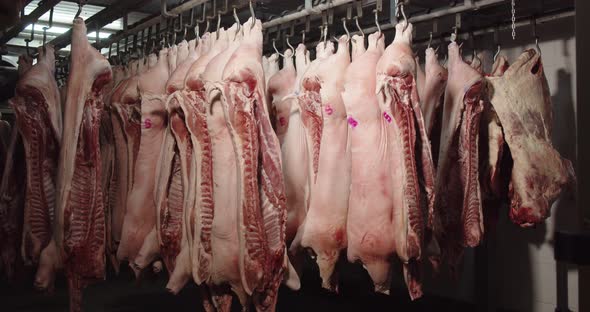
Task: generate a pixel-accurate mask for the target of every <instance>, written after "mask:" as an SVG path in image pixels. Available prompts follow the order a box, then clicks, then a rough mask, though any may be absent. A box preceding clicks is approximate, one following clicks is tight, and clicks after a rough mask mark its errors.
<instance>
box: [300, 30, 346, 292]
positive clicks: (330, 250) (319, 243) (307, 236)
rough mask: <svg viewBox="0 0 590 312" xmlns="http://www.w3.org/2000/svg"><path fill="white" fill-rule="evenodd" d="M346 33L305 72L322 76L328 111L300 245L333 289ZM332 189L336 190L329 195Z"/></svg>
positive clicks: (342, 169)
mask: <svg viewBox="0 0 590 312" xmlns="http://www.w3.org/2000/svg"><path fill="white" fill-rule="evenodd" d="M347 39H348V38H347V37H346V36H343V37H341V38H340V39H339V41H338V51H337V52H336V53H335V54H333V55H331V56H329V57H327V58H326V59H325V60H324V61H321V62H320V63H319V64H318V66H317V67H316V68H317V71H313V70H311V71H310V70H309V69H308V73H309V74H311V75H315V76H316V77H318V78H319V79H320V81H321V82H322V83H321V90H320V95H321V102H322V103H330V107H331V109H330V110H331V111H332V114H328V113H325V114H323V117H322V118H323V130H322V135H321V144H320V146H321V148H320V154H319V165H318V172H317V176H316V179H314V180H315V181H312V182H311V186H310V203H309V210H308V214H307V218H306V220H305V223H304V224H303V225H302V227H303V231H302V236H301V246H303V247H306V248H311V249H312V250H313V251H314V252H315V254H316V255H317V259H316V262H317V263H318V266H319V269H320V276H321V278H322V286H323V287H324V288H328V289H332V290H336V285H337V278H336V276H335V274H333V273H334V267H335V264H336V261H337V260H338V258H339V254H340V251H341V250H342V249H344V248H346V244H347V243H346V234H345V233H346V217H347V210H348V194H349V190H350V150H349V145H348V144H349V142H348V123H347V119H346V110H345V107H344V103H343V100H342V96H341V92H342V90H343V84H344V72H345V70H346V68H347V67H348V65H349V64H350V55H349V53H348V40H347ZM322 46H323V43H321V44H320V45H319V48H320V49H319V50H320V51H319V52H320V54H322V53H326V52H327V53H330V52H329V51H330V48H331V47H330V45H329V44H328V45H327V49H326V51H324V50H323V47H322ZM306 75H308V74H306ZM312 77H313V76H312ZM308 146H310V144H309V142H308ZM334 159H339V160H340V161H334ZM334 194H339V195H338V196H337V197H334Z"/></svg>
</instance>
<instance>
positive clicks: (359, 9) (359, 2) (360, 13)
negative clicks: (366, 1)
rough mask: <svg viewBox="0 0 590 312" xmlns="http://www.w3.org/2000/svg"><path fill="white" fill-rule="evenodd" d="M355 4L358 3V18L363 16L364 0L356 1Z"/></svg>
mask: <svg viewBox="0 0 590 312" xmlns="http://www.w3.org/2000/svg"><path fill="white" fill-rule="evenodd" d="M355 5H356V16H357V17H358V18H361V17H363V3H362V1H355Z"/></svg>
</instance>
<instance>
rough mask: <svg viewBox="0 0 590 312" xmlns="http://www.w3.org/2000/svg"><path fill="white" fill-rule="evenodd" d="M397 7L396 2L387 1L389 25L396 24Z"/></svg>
mask: <svg viewBox="0 0 590 312" xmlns="http://www.w3.org/2000/svg"><path fill="white" fill-rule="evenodd" d="M397 5H398V0H389V23H391V25H396V24H397V22H398V18H397V15H398V14H397Z"/></svg>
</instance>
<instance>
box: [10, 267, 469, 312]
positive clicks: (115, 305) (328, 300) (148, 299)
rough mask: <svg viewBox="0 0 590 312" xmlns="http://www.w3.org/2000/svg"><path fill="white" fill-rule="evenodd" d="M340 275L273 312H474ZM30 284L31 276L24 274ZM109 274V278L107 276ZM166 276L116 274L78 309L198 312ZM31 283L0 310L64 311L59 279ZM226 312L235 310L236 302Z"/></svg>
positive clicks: (310, 284)
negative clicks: (44, 286) (50, 288)
mask: <svg viewBox="0 0 590 312" xmlns="http://www.w3.org/2000/svg"><path fill="white" fill-rule="evenodd" d="M344 265H345V266H346V267H345V268H341V270H340V272H346V274H341V276H340V286H339V294H334V293H329V292H327V291H325V290H322V289H321V287H320V281H319V277H318V276H317V271H316V270H317V268H316V270H314V269H311V270H308V271H306V272H305V274H304V276H303V280H302V290H300V291H298V292H294V291H291V290H289V289H287V288H284V287H283V288H281V290H280V292H279V300H278V306H277V311H305V312H313V311H322V312H325V311H339V312H340V311H341V312H345V311H351V312H352V311H394V310H395V311H434V310H435V309H436V310H439V311H455V312H459V311H476V310H477V307H475V306H474V305H472V304H466V303H460V302H455V301H452V300H448V299H443V298H437V297H432V296H428V295H425V296H424V297H423V298H421V299H419V300H416V301H414V302H411V301H410V299H409V297H408V295H407V292H406V290H405V289H392V291H391V292H392V294H391V295H390V296H385V295H378V294H375V293H373V292H372V290H371V289H372V284H371V281H370V280H369V277H368V276H367V275H366V273H365V272H364V270H363V269H362V268H361V267H360V266H355V265H350V264H344ZM25 275H26V276H28V278H25V279H30V281H32V272H28V273H27V274H25ZM109 275H111V274H109ZM167 279H168V277H167V275H166V274H164V273H162V274H160V275H159V276H145V277H143V278H142V280H141V281H139V282H138V281H136V280H135V278H134V277H133V275H132V273H131V272H130V271H128V270H124V271H123V272H122V273H121V274H120V275H119V276H114V275H113V276H109V278H108V281H105V282H102V283H98V284H95V285H92V286H90V287H88V288H87V289H86V290H85V292H84V303H83V305H84V307H83V309H84V311H85V312H94V311H97V312H98V311H101V312H102V311H113V312H115V311H116V312H131V311H137V312H140V311H141V312H149V311H173V312H182V311H187V312H188V311H191V312H195V311H203V309H202V307H201V304H200V299H199V293H198V290H197V286H196V285H194V284H191V285H188V286H187V287H185V289H184V290H183V291H182V292H181V293H180V294H178V295H177V296H174V295H171V294H169V293H167V292H166V291H165V290H164V286H165V284H166V281H167ZM31 284H32V283H24V282H21V283H20V285H14V284H12V285H8V284H7V283H6V281H2V282H0V304H1V306H2V309H0V310H1V311H11V312H12V311H15V312H16V311H18V312H25V311H26V312H33V311H48V312H49V311H67V307H68V297H67V290H66V283H65V280H63V278H62V279H59V280H58V281H57V283H56V291H55V292H54V293H53V294H52V295H47V294H41V293H39V292H36V291H35V290H34V289H32V287H31V286H28V285H31ZM235 303H236V304H234V305H233V309H232V311H240V308H239V305H238V304H237V302H235Z"/></svg>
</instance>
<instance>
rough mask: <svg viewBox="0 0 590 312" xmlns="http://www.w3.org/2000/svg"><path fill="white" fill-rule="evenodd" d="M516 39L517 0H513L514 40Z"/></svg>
mask: <svg viewBox="0 0 590 312" xmlns="http://www.w3.org/2000/svg"><path fill="white" fill-rule="evenodd" d="M515 39H516V0H512V40H515Z"/></svg>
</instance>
